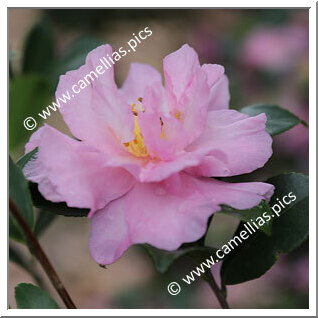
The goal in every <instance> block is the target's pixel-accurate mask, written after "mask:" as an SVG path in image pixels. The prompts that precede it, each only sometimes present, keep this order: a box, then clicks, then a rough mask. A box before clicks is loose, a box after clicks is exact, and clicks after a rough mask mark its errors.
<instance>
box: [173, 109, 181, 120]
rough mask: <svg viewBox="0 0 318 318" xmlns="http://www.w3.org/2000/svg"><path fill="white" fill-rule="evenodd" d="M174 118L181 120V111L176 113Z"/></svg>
mask: <svg viewBox="0 0 318 318" xmlns="http://www.w3.org/2000/svg"><path fill="white" fill-rule="evenodd" d="M174 117H176V118H177V119H180V118H181V113H180V110H177V111H176V112H175V113H174Z"/></svg>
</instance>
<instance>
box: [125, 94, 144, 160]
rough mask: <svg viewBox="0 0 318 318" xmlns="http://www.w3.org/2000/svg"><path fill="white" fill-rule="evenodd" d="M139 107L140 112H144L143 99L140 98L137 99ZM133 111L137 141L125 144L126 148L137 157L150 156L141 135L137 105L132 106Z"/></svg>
mask: <svg viewBox="0 0 318 318" xmlns="http://www.w3.org/2000/svg"><path fill="white" fill-rule="evenodd" d="M137 101H138V102H137V106H138V108H139V110H140V111H144V109H143V107H142V105H141V102H142V98H141V97H139V98H138V99H137ZM132 111H133V115H134V119H135V123H134V135H135V139H134V140H131V141H129V142H125V143H124V146H125V147H126V148H127V150H128V151H129V152H130V153H131V154H133V155H135V156H136V157H147V156H149V153H148V150H147V147H146V146H145V144H144V138H143V136H142V134H141V130H140V126H139V124H138V112H137V110H136V104H132Z"/></svg>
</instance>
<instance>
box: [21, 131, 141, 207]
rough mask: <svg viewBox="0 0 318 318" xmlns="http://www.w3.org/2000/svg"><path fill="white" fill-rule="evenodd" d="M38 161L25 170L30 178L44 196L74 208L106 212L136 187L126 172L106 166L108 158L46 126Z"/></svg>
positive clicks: (33, 144) (40, 143) (39, 141)
mask: <svg viewBox="0 0 318 318" xmlns="http://www.w3.org/2000/svg"><path fill="white" fill-rule="evenodd" d="M31 142H32V145H31V144H30V145H28V149H31V148H32V147H38V148H39V150H38V155H37V159H36V160H35V161H34V162H31V163H30V164H29V165H27V166H26V167H25V169H24V173H25V175H26V177H27V178H28V179H29V180H30V181H33V182H37V183H38V184H39V190H40V192H41V193H42V195H43V196H44V197H45V198H46V199H48V200H51V201H54V202H61V201H64V202H66V203H67V205H68V206H70V207H78V208H90V209H91V212H94V211H95V210H97V209H101V208H103V207H104V206H105V205H106V204H107V203H109V202H110V201H112V200H114V199H116V198H118V197H120V196H122V195H123V194H125V193H126V192H127V191H128V190H129V189H130V188H131V187H132V186H133V184H134V183H135V180H134V178H133V177H132V176H131V174H129V173H128V172H127V171H125V170H124V169H122V168H110V167H106V166H105V158H104V154H103V153H101V152H99V151H96V150H95V149H94V148H92V147H88V146H86V145H83V143H82V142H79V141H76V140H73V139H71V138H69V137H67V136H66V135H63V134H62V133H60V132H58V131H57V130H55V129H54V128H52V127H50V126H48V125H45V126H44V127H43V128H42V129H41V131H40V138H38V142H37V143H34V140H33V141H31Z"/></svg>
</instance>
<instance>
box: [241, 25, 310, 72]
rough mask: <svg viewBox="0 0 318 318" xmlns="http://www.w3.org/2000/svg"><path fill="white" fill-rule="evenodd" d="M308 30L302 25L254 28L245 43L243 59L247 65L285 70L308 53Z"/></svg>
mask: <svg viewBox="0 0 318 318" xmlns="http://www.w3.org/2000/svg"><path fill="white" fill-rule="evenodd" d="M307 51H308V30H306V29H305V28H303V27H300V26H292V25H291V26H281V27H263V28H259V29H257V30H254V31H253V32H252V33H251V34H250V35H249V36H248V37H247V39H246V40H245V42H244V43H243V48H242V53H241V59H242V61H243V63H245V64H246V65H250V66H252V67H255V68H258V69H263V70H269V71H285V70H287V69H288V68H289V67H291V66H292V65H294V64H296V63H297V62H298V59H299V58H300V57H301V56H302V55H303V54H307Z"/></svg>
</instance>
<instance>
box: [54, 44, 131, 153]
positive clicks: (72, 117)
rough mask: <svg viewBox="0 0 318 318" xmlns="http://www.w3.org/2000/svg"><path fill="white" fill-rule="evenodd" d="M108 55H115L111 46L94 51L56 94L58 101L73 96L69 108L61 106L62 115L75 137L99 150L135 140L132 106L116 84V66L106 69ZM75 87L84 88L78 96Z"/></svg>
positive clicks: (61, 78)
mask: <svg viewBox="0 0 318 318" xmlns="http://www.w3.org/2000/svg"><path fill="white" fill-rule="evenodd" d="M107 55H108V56H111V55H112V49H111V47H110V46H109V45H103V46H100V47H98V48H96V49H95V50H93V51H91V52H90V53H89V54H88V55H87V58H86V63H85V65H83V66H81V67H80V68H79V69H78V70H75V71H70V72H67V73H66V74H65V75H62V76H61V77H60V81H59V84H58V87H57V91H56V98H59V97H62V96H63V94H65V93H66V92H69V93H70V95H71V96H73V97H72V98H71V99H70V100H69V101H68V102H67V104H63V103H62V102H60V104H61V108H60V112H61V114H62V116H63V118H64V120H65V122H66V123H67V125H68V126H69V128H70V130H71V132H72V134H73V135H74V136H75V137H77V138H78V139H80V140H83V141H85V142H87V143H88V144H90V145H93V146H95V147H97V148H99V149H105V148H107V146H108V145H109V144H111V145H113V144H114V141H115V143H118V144H120V143H121V142H126V141H129V140H131V139H133V138H134V135H133V117H132V116H131V106H130V105H129V104H128V103H127V102H126V101H125V98H124V96H123V95H122V93H121V92H120V91H119V90H118V89H117V86H116V84H115V82H114V66H112V67H108V69H106V68H105V66H103V62H104V63H105V59H108V57H107ZM104 58H105V59H104ZM106 65H107V64H106ZM97 70H99V73H102V72H103V71H104V73H102V74H99V73H98V71H97ZM88 83H91V84H90V85H89V84H88ZM73 85H76V86H75V90H76V91H79V90H80V86H81V85H82V87H83V89H82V90H80V91H79V93H78V94H76V93H74V92H73V90H72V88H74V86H73ZM85 85H86V87H85ZM84 127H86V128H84ZM87 127H89V128H87Z"/></svg>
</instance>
